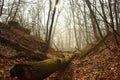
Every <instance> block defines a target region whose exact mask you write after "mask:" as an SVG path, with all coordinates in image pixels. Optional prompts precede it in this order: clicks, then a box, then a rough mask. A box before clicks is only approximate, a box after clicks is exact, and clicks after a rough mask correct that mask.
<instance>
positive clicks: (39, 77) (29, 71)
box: [10, 54, 75, 80]
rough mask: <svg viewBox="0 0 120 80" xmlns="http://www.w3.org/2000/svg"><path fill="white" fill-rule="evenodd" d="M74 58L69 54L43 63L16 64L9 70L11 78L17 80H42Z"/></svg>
mask: <svg viewBox="0 0 120 80" xmlns="http://www.w3.org/2000/svg"><path fill="white" fill-rule="evenodd" d="M74 57H75V55H73V54H69V55H67V56H65V57H63V58H58V57H56V58H53V59H47V60H44V61H38V62H32V63H24V64H16V65H15V66H14V67H13V68H12V69H11V70H10V74H11V77H12V78H14V77H18V79H19V80H34V79H35V80H43V79H44V78H46V77H48V76H49V75H50V74H52V73H53V72H55V71H57V70H59V69H63V68H65V67H66V66H67V65H68V64H69V63H70V61H71V60H72V59H73V58H74Z"/></svg>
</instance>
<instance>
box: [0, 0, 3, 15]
mask: <svg viewBox="0 0 120 80" xmlns="http://www.w3.org/2000/svg"><path fill="white" fill-rule="evenodd" d="M1 3H2V4H1V5H0V7H1V9H0V16H1V15H2V11H3V6H4V0H2V2H1Z"/></svg>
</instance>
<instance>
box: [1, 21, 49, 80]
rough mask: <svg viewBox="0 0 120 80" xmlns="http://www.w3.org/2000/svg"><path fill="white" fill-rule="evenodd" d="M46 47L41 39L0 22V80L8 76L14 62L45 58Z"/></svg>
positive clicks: (5, 79)
mask: <svg viewBox="0 0 120 80" xmlns="http://www.w3.org/2000/svg"><path fill="white" fill-rule="evenodd" d="M46 48H47V44H46V43H45V42H44V41H43V40H41V39H39V38H36V37H35V36H31V35H29V34H27V33H26V32H24V31H22V29H21V30H19V29H17V28H16V27H12V28H10V27H9V25H7V24H4V23H0V80H1V79H4V80H7V78H9V71H10V69H11V67H12V66H13V65H14V64H16V63H24V62H27V61H37V60H43V59H46ZM8 80H9V79H8Z"/></svg>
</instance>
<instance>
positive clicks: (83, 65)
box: [45, 31, 120, 80]
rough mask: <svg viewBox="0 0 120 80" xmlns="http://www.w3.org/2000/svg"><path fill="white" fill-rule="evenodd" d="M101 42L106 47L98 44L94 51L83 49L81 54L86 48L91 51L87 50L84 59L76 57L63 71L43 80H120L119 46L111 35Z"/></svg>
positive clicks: (119, 40) (119, 41)
mask: <svg viewBox="0 0 120 80" xmlns="http://www.w3.org/2000/svg"><path fill="white" fill-rule="evenodd" d="M118 32H119V31H118ZM119 38H120V37H117V40H118V43H120V39H119ZM103 41H105V43H106V45H105V44H104V43H103V42H100V44H98V45H97V46H96V47H94V49H93V48H91V47H89V46H88V47H86V48H84V49H83V52H86V51H87V50H88V48H89V49H90V48H91V50H92V51H91V50H88V53H87V54H88V55H86V56H84V57H81V56H79V55H77V56H76V58H74V59H73V60H72V62H71V63H70V64H69V66H68V67H67V68H66V69H65V70H61V71H59V72H56V73H54V74H52V75H51V76H50V77H49V78H47V79H45V80H120V46H119V45H117V44H116V40H115V37H114V36H113V34H111V33H110V34H109V35H108V36H107V37H106V38H105V39H104V40H103ZM106 46H107V47H106ZM89 52H90V53H89Z"/></svg>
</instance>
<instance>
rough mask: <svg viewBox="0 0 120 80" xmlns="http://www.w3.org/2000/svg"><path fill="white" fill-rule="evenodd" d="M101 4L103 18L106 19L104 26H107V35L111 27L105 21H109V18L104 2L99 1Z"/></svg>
mask: <svg viewBox="0 0 120 80" xmlns="http://www.w3.org/2000/svg"><path fill="white" fill-rule="evenodd" d="M99 2H100V5H101V9H102V13H103V17H104V24H105V27H106V31H107V33H109V25H108V24H107V23H106V21H105V20H107V17H106V14H105V10H104V4H103V3H102V2H103V0H102V1H101V0H99Z"/></svg>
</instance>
